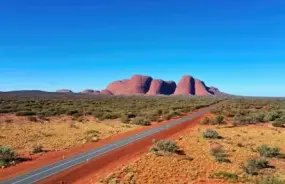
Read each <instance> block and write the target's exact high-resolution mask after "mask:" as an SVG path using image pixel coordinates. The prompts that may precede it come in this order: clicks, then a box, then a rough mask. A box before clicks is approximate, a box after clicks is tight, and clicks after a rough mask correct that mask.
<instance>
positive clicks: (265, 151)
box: [257, 144, 280, 157]
mask: <svg viewBox="0 0 285 184" xmlns="http://www.w3.org/2000/svg"><path fill="white" fill-rule="evenodd" d="M257 151H258V153H259V154H260V156H262V157H278V156H279V155H280V148H278V147H274V148H270V147H269V146H268V145H267V144H263V145H261V146H259V147H258V148H257Z"/></svg>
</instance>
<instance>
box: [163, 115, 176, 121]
mask: <svg viewBox="0 0 285 184" xmlns="http://www.w3.org/2000/svg"><path fill="white" fill-rule="evenodd" d="M172 117H173V116H172V114H165V115H163V117H162V119H163V120H170V119H171V118H172Z"/></svg>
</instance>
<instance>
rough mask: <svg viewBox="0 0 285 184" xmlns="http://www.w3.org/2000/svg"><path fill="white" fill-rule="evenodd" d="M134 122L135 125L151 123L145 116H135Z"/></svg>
mask: <svg viewBox="0 0 285 184" xmlns="http://www.w3.org/2000/svg"><path fill="white" fill-rule="evenodd" d="M132 124H135V125H142V126H148V125H151V123H150V121H148V120H147V119H146V118H143V117H135V118H134V119H133V120H132Z"/></svg>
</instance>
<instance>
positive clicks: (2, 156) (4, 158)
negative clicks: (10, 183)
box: [0, 146, 19, 167]
mask: <svg viewBox="0 0 285 184" xmlns="http://www.w3.org/2000/svg"><path fill="white" fill-rule="evenodd" d="M18 159H19V158H18V156H17V154H16V152H15V151H14V150H12V149H11V148H8V147H4V146H0V167H7V166H10V165H14V164H16V162H17V161H18Z"/></svg>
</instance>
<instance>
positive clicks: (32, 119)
mask: <svg viewBox="0 0 285 184" xmlns="http://www.w3.org/2000/svg"><path fill="white" fill-rule="evenodd" d="M28 120H29V121H31V122H37V121H38V119H37V117H35V116H28Z"/></svg>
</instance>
